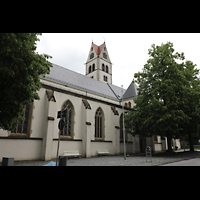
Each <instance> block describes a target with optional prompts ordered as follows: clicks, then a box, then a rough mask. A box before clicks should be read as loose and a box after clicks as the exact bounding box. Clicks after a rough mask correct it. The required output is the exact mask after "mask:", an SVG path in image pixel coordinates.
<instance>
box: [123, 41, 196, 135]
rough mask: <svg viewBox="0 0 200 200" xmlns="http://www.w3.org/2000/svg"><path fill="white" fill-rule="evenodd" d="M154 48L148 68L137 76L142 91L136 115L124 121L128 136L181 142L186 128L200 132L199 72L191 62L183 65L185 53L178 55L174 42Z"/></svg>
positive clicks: (137, 103)
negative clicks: (162, 138) (152, 137)
mask: <svg viewBox="0 0 200 200" xmlns="http://www.w3.org/2000/svg"><path fill="white" fill-rule="evenodd" d="M151 47H152V48H151V49H149V56H150V58H149V60H148V61H147V64H145V65H144V68H143V70H142V72H138V73H135V75H134V78H135V79H134V80H133V82H135V83H138V84H139V87H138V96H137V99H136V100H135V103H136V106H135V107H134V109H135V110H136V111H134V112H129V113H128V115H126V117H125V122H126V126H127V129H128V131H129V133H131V134H133V135H135V134H141V135H144V136H150V135H161V136H166V137H169V138H180V137H181V136H183V135H185V134H187V133H186V127H187V131H190V132H197V128H198V127H199V126H198V124H199V122H198V121H200V115H199V111H200V106H199V99H200V87H199V85H200V81H199V79H198V77H197V75H198V74H199V70H197V69H195V65H194V64H193V63H192V62H191V61H186V62H185V63H184V62H183V60H184V59H185V56H184V53H181V54H179V53H177V52H176V53H175V52H174V48H173V44H172V43H171V42H167V43H166V44H162V45H161V46H155V45H154V44H153V45H152V46H151ZM194 124H195V125H194ZM189 127H190V128H189Z"/></svg>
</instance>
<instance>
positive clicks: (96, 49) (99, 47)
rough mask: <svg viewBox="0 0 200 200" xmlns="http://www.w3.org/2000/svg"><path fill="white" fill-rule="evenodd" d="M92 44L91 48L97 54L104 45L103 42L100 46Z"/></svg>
mask: <svg viewBox="0 0 200 200" xmlns="http://www.w3.org/2000/svg"><path fill="white" fill-rule="evenodd" d="M92 45H93V48H94V50H95V52H96V54H97V56H99V54H100V53H101V51H102V49H103V47H104V43H103V44H102V45H100V46H97V45H96V44H92Z"/></svg>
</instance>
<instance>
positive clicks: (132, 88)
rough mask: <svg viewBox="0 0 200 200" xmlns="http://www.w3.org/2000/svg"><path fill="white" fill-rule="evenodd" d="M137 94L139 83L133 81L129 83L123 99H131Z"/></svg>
mask: <svg viewBox="0 0 200 200" xmlns="http://www.w3.org/2000/svg"><path fill="white" fill-rule="evenodd" d="M136 96H137V85H136V84H135V83H133V82H131V84H130V85H129V87H128V89H127V90H126V92H125V93H124V96H123V99H124V100H125V99H130V98H134V97H136Z"/></svg>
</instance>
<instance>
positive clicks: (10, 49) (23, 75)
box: [0, 33, 52, 130]
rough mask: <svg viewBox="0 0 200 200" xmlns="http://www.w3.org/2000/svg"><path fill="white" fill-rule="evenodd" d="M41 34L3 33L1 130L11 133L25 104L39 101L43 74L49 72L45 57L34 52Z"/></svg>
mask: <svg viewBox="0 0 200 200" xmlns="http://www.w3.org/2000/svg"><path fill="white" fill-rule="evenodd" d="M38 35H42V34H39V33H0V94H1V95H0V96H1V98H0V128H3V129H6V130H11V129H13V128H14V127H16V124H17V120H18V119H20V118H21V115H22V114H21V113H22V110H23V105H24V104H28V103H30V102H32V101H34V99H36V100H39V95H38V93H37V91H38V90H39V89H40V88H41V83H40V80H39V76H40V75H45V74H46V73H49V72H50V67H52V64H51V63H50V62H49V61H47V59H48V58H51V56H48V55H46V54H43V55H39V54H38V53H36V52H35V50H36V41H39V39H38V37H37V36H38Z"/></svg>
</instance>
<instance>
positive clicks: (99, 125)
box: [95, 108, 104, 139]
mask: <svg viewBox="0 0 200 200" xmlns="http://www.w3.org/2000/svg"><path fill="white" fill-rule="evenodd" d="M103 127H104V119H103V111H102V110H101V108H98V109H97V111H96V113H95V138H97V139H99V138H101V139H102V138H103Z"/></svg>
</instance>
